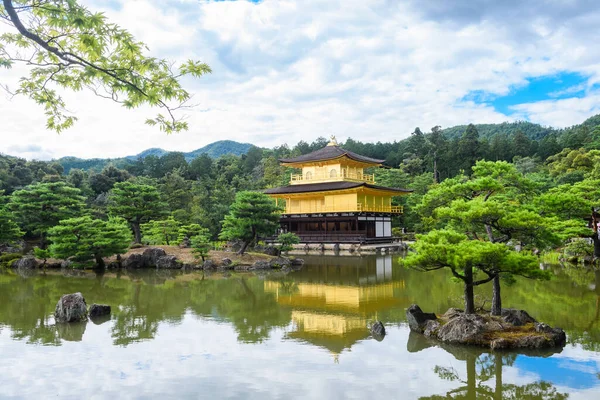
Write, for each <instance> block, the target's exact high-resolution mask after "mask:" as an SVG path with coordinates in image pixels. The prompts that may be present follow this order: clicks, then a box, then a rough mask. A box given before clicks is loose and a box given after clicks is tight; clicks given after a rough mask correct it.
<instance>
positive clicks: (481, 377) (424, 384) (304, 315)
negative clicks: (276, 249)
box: [0, 256, 600, 399]
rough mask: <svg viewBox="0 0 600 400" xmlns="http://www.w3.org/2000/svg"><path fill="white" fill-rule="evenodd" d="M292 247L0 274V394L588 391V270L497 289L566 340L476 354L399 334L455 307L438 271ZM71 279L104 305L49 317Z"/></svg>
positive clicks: (599, 359)
mask: <svg viewBox="0 0 600 400" xmlns="http://www.w3.org/2000/svg"><path fill="white" fill-rule="evenodd" d="M305 259H306V265H305V266H304V268H303V269H302V270H300V271H297V272H292V273H289V274H283V273H281V272H277V273H270V274H258V275H256V274H248V273H245V274H241V273H240V274H231V275H228V276H224V274H222V273H214V274H211V275H209V274H202V273H198V272H193V273H183V272H181V271H179V272H172V271H143V272H128V271H122V272H120V273H114V272H106V273H105V274H102V275H98V274H94V273H90V272H85V273H82V272H76V271H73V272H69V273H67V272H65V273H63V272H60V271H52V272H50V271H49V272H47V273H45V274H44V273H38V274H34V275H32V276H21V275H18V274H17V273H16V272H15V271H3V272H0V302H1V304H2V306H1V307H0V354H1V358H0V371H1V373H0V398H2V399H13V398H14V399H17V398H72V399H82V398H98V399H104V398H112V399H116V398H119V399H120V398H148V399H149V398H210V399H215V398H226V399H290V398H308V399H323V398H327V399H365V398H394V399H395V398H401V399H419V398H422V399H435V398H466V399H476V398H477V399H481V398H483V399H488V398H489V399H500V398H511V399H520V398H528V399H565V398H569V399H595V398H600V323H599V322H598V320H599V313H600V273H598V272H596V273H594V272H593V271H584V270H581V269H574V268H573V269H564V268H561V267H557V268H556V269H555V275H556V277H555V278H554V279H553V280H551V281H547V282H534V281H528V280H518V281H517V283H516V284H515V285H513V286H511V287H506V288H505V289H504V290H503V299H504V305H505V306H510V307H518V308H523V309H526V310H528V311H529V312H530V313H531V314H532V315H533V316H534V317H535V318H537V319H538V320H540V321H544V322H546V323H548V324H550V325H558V326H561V327H562V328H564V329H565V331H566V332H567V335H568V344H567V346H566V347H565V348H564V349H563V350H562V351H559V352H547V353H538V354H517V353H510V352H503V353H491V354H490V353H487V352H483V351H481V350H477V349H467V348H463V347H449V346H443V347H441V346H438V345H436V344H435V343H430V342H428V341H427V340H425V339H424V338H423V337H422V336H420V335H415V334H412V333H410V331H409V329H408V325H407V324H406V318H405V309H406V308H407V307H408V306H409V305H410V304H412V303H418V304H419V305H420V306H421V308H423V310H425V311H435V312H438V313H442V312H444V311H445V310H446V309H447V308H448V307H451V306H460V305H461V299H460V296H461V293H462V288H461V286H460V285H459V284H456V283H453V282H452V281H451V279H450V277H449V275H448V274H446V273H445V272H443V271H436V272H429V273H422V272H416V271H408V270H405V269H403V268H402V267H401V266H400V265H398V256H369V257H362V258H361V257H333V256H323V257H306V258H305ZM481 289H482V290H480V291H479V292H478V296H480V297H479V300H478V302H479V303H481V302H482V301H483V299H484V298H485V297H486V296H488V297H489V293H488V292H489V291H490V290H491V288H490V287H483V288H481ZM77 291H79V292H82V293H83V295H84V296H85V298H86V300H87V302H88V305H89V304H91V303H106V304H110V305H111V306H112V307H113V314H112V316H111V318H109V319H108V320H105V321H96V322H92V321H90V322H87V323H85V324H71V325H55V323H54V317H53V315H52V314H53V311H54V307H55V305H56V302H57V301H58V299H59V298H60V296H61V295H62V294H65V293H73V292H77ZM488 304H489V303H488ZM375 320H381V321H383V322H384V324H385V326H386V330H387V335H386V337H385V338H384V339H383V340H382V341H377V340H375V339H374V338H372V337H371V336H370V334H369V331H368V329H367V326H368V325H369V324H371V323H372V322H373V321H375Z"/></svg>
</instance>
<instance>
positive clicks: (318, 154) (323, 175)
mask: <svg viewBox="0 0 600 400" xmlns="http://www.w3.org/2000/svg"><path fill="white" fill-rule="evenodd" d="M279 161H280V162H281V164H282V165H285V166H288V167H292V168H297V169H301V170H302V173H300V174H292V176H291V179H290V184H292V185H297V184H308V183H321V182H336V181H351V182H366V183H371V184H373V183H375V176H374V175H372V174H366V173H365V172H364V169H365V168H368V167H377V166H380V165H381V164H382V163H383V161H384V160H378V159H374V158H370V157H365V156H361V155H360V154H356V153H354V152H351V151H349V150H345V149H342V148H341V147H340V146H338V144H337V142H336V141H335V137H333V136H332V137H331V141H330V142H329V144H328V145H327V146H326V147H323V148H322V149H319V150H317V151H313V152H312V153H309V154H304V155H301V156H298V157H294V158H283V159H280V160H279Z"/></svg>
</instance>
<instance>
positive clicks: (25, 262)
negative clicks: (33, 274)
mask: <svg viewBox="0 0 600 400" xmlns="http://www.w3.org/2000/svg"><path fill="white" fill-rule="evenodd" d="M12 267H13V268H18V269H35V268H37V267H38V262H37V260H36V259H35V257H32V256H26V257H23V258H21V259H19V260H17V261H15V262H14V263H12Z"/></svg>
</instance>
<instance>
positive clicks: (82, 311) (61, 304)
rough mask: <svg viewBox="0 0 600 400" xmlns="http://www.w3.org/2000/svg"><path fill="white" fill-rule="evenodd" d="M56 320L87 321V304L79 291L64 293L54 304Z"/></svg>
mask: <svg viewBox="0 0 600 400" xmlns="http://www.w3.org/2000/svg"><path fill="white" fill-rule="evenodd" d="M54 318H55V319H56V322H81V321H87V304H86V303H85V299H84V298H83V295H82V294H81V293H79V292H77V293H72V294H65V295H64V296H62V297H61V298H60V300H59V301H58V303H57V304H56V310H55V311H54Z"/></svg>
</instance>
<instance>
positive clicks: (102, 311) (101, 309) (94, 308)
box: [89, 304, 110, 318]
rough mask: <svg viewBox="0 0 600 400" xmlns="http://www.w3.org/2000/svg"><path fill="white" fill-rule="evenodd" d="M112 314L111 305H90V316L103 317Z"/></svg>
mask: <svg viewBox="0 0 600 400" xmlns="http://www.w3.org/2000/svg"><path fill="white" fill-rule="evenodd" d="M105 315H110V306H109V305H106V304H92V305H91V306H90V311H89V316H90V318H95V317H103V316H105Z"/></svg>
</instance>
